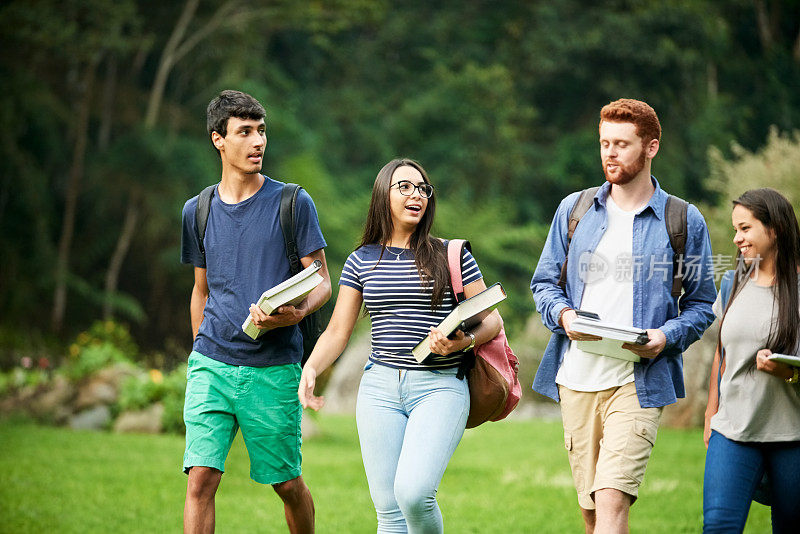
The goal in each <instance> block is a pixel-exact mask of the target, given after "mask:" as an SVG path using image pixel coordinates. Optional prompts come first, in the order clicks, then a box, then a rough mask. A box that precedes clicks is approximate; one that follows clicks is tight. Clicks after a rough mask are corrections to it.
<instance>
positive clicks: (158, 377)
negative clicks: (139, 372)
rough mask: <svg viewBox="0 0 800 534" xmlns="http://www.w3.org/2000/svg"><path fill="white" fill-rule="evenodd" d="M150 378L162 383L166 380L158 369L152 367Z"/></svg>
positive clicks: (156, 382) (154, 381)
mask: <svg viewBox="0 0 800 534" xmlns="http://www.w3.org/2000/svg"><path fill="white" fill-rule="evenodd" d="M150 380H152V381H153V383H155V384H160V383H161V382H163V381H164V375H163V374H162V373H161V371H159V370H158V369H150Z"/></svg>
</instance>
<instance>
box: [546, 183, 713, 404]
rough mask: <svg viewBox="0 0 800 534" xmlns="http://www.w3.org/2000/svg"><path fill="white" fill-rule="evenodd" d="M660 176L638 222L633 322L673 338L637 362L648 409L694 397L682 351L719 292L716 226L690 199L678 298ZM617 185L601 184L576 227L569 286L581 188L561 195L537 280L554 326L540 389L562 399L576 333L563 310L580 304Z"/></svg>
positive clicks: (706, 320) (705, 323)
mask: <svg viewBox="0 0 800 534" xmlns="http://www.w3.org/2000/svg"><path fill="white" fill-rule="evenodd" d="M652 180H653V185H654V186H655V192H654V193H653V196H652V197H651V198H650V201H649V202H648V203H647V205H646V206H645V207H644V208H642V209H641V210H640V211H639V212H637V213H636V216H635V217H634V220H633V257H634V258H637V259H639V261H640V270H639V271H638V272H635V273H634V276H633V326H636V327H639V328H659V329H661V331H662V332H664V334H665V335H666V337H667V344H666V346H665V348H664V350H663V351H662V352H661V354H659V355H658V356H657V357H656V358H653V359H646V358H642V360H641V361H640V362H637V363H635V364H634V366H633V375H634V381H635V383H636V393H637V396H638V397H639V404H640V405H641V406H642V408H652V407H660V406H666V405H667V404H672V403H673V402H675V401H676V400H677V399H678V398H682V397H685V396H686V393H685V391H684V386H683V360H682V357H681V354H682V353H683V351H684V350H686V348H687V347H688V346H689V345H691V344H692V343H694V342H695V341H697V340H698V339H699V338H700V336H701V335H702V334H703V332H704V331H705V330H706V328H708V327H709V326H710V325H711V323H712V322H713V320H714V313H713V312H712V311H711V305H712V304H713V303H714V300H715V298H716V288H715V286H714V278H713V272H712V268H711V243H710V241H709V237H708V228H707V227H706V223H705V220H704V219H703V216H702V215H701V214H700V212H699V211H698V209H697V208H696V207H695V206H694V205H689V211H688V214H687V226H688V229H687V234H688V235H687V238H686V256H685V257H686V261H687V264H686V276H685V277H684V281H683V290H684V293H683V295H682V296H681V298H680V300H679V299H677V298H675V297H673V296H672V294H671V292H672V276H673V265H672V256H673V251H672V247H671V246H670V244H669V235H668V233H667V227H666V224H665V222H664V209H665V207H666V202H667V198H668V196H669V195H667V193H665V192H664V191H663V190H662V189H661V187H660V186H659V185H658V181H657V180H656V179H655V178H652ZM610 186H611V184H609V183H608V182H606V183H605V184H604V185H603V186H602V187H601V188H600V190H599V191H598V192H597V194H596V195H595V197H594V203H593V206H592V207H590V208H589V211H587V212H586V215H584V216H583V217H582V218H581V222H580V224H578V227H577V228H576V229H575V233H574V235H573V237H572V243H571V245H570V247H569V261H568V262H567V280H566V287H565V288H564V289H562V288H561V287H559V286H558V280H559V278H560V276H561V265H562V264H563V263H564V258H565V255H566V253H567V229H568V227H569V214H570V211H572V207H573V206H574V205H575V202H577V200H578V196H579V195H580V192H576V193H573V194H571V195H569V196H568V197H567V198H565V199H564V200H562V201H561V204H560V205H559V207H558V210H557V211H556V214H555V217H553V224H552V225H551V226H550V233H549V234H548V236H547V241H546V242H545V245H544V249H543V250H542V255H541V256H540V257H539V263H538V265H537V266H536V271H535V272H534V273H533V279H532V280H531V291H532V292H533V300H534V301H535V302H536V308H537V309H538V310H539V313H541V315H542V322H543V323H544V325H545V326H546V327H547V328H549V329H550V330H551V331H552V332H553V335H552V336H551V337H550V342H549V343H548V344H547V349H545V353H544V356H543V357H542V362H541V363H540V364H539V370H538V371H537V372H536V378H535V379H534V382H533V389H534V390H535V391H538V392H539V393H541V394H542V395H546V396H548V397H550V398H552V399H554V400H556V401H558V400H559V397H558V386H557V385H556V373H558V369H559V367H561V362H562V361H563V359H564V353H565V352H566V350H567V348H568V347H569V338H568V337H567V336H566V333H565V332H564V329H563V328H562V327H561V326H559V324H558V318H559V314H560V313H561V310H563V309H564V308H565V307H570V308H575V309H577V308H578V307H579V305H580V302H581V299H582V297H583V290H584V286H585V284H584V281H583V280H582V279H581V277H580V276H579V267H580V257H581V254H583V253H584V252H589V253H591V252H593V251H594V250H595V249H596V248H597V244H598V243H599V242H600V238H601V237H602V236H603V232H604V231H605V229H606V226H607V224H608V212H607V211H606V198H607V197H608V192H609V189H610ZM679 302H680V303H679Z"/></svg>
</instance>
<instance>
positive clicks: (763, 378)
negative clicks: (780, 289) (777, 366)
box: [711, 278, 800, 442]
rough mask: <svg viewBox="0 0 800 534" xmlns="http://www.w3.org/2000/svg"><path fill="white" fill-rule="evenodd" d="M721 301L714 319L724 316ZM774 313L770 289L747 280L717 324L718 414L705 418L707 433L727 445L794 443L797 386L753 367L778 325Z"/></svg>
mask: <svg viewBox="0 0 800 534" xmlns="http://www.w3.org/2000/svg"><path fill="white" fill-rule="evenodd" d="M721 299H722V297H721V296H720V295H718V296H717V301H716V302H715V303H714V313H715V315H716V316H717V318H721V317H722V313H723V311H724V310H723V308H722V300H721ZM777 313H778V306H777V302H775V295H774V293H773V288H772V287H765V286H759V285H757V284H756V283H755V282H753V281H752V280H750V279H749V278H748V279H747V281H746V282H745V285H744V287H742V289H741V291H739V293H738V294H737V295H736V298H735V299H734V300H733V303H731V306H730V309H729V310H728V314H727V315H726V316H725V321H724V322H723V323H722V332H721V335H722V346H723V348H724V349H725V371H724V373H723V374H722V381H721V383H720V388H719V391H720V397H719V410H718V411H717V413H716V414H715V415H714V416H713V417H712V418H711V428H712V430H716V431H717V432H719V433H720V434H722V435H723V436H725V437H726V438H728V439H731V440H734V441H745V442H750V441H753V442H764V441H799V440H800V386H798V385H797V384H788V383H786V381H785V380H784V379H782V378H779V377H777V376H773V375H771V374H769V373H765V372H764V371H759V370H758V369H756V367H755V358H756V353H757V352H758V351H759V350H761V349H763V348H766V346H767V338H768V337H769V329H770V324H772V322H773V321H775V320H778V319H777ZM795 353H797V351H795Z"/></svg>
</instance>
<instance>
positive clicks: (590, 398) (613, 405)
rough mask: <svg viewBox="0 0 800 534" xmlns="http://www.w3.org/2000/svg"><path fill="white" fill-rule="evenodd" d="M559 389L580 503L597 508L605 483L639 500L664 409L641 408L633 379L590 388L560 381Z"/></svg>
mask: <svg viewBox="0 0 800 534" xmlns="http://www.w3.org/2000/svg"><path fill="white" fill-rule="evenodd" d="M558 392H559V395H560V396H561V417H562V419H563V421H564V447H565V448H566V449H567V454H568V456H569V465H570V468H571V469H572V478H573V481H574V482H575V489H576V490H577V492H578V504H579V505H580V507H581V508H584V509H587V510H593V509H594V508H595V505H594V492H595V491H597V490H599V489H606V488H614V489H617V490H619V491H621V492H623V493H627V494H628V495H630V496H631V498H632V501H631V502H633V501H635V500H636V498H637V497H638V495H639V486H640V485H641V483H642V479H643V478H644V472H645V469H646V468H647V460H648V459H649V458H650V452H651V451H652V450H653V445H655V442H656V434H657V432H658V423H659V421H660V419H661V412H662V411H663V408H641V407H640V406H639V399H638V398H637V396H636V386H635V385H634V383H633V382H630V383H628V384H625V385H623V386H619V387H614V388H611V389H606V390H603V391H591V392H585V391H573V390H571V389H569V388H566V387H564V386H558Z"/></svg>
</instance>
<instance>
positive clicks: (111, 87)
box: [97, 54, 117, 150]
mask: <svg viewBox="0 0 800 534" xmlns="http://www.w3.org/2000/svg"><path fill="white" fill-rule="evenodd" d="M107 61H108V63H107V68H106V83H105V85H104V87H103V108H102V109H103V111H102V113H101V115H100V121H101V122H100V130H99V131H100V133H99V134H98V136H97V147H98V148H99V149H100V150H105V149H107V148H108V145H109V143H110V142H111V126H112V124H113V122H114V92H115V91H116V87H117V57H116V56H115V55H114V54H110V55H109V56H108V60H107Z"/></svg>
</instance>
